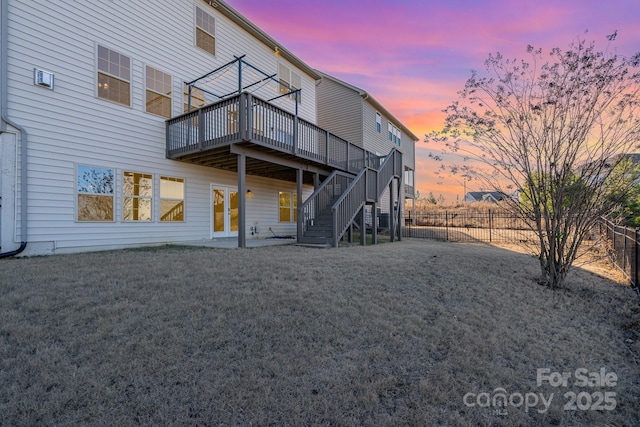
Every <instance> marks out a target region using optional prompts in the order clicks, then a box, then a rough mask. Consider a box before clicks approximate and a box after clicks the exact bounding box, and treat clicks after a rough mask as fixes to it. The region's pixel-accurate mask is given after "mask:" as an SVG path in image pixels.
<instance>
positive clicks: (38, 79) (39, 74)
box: [33, 68, 53, 89]
mask: <svg viewBox="0 0 640 427" xmlns="http://www.w3.org/2000/svg"><path fill="white" fill-rule="evenodd" d="M33 84H34V85H36V86H44V87H46V88H48V89H53V73H50V72H48V71H43V70H39V69H37V68H34V69H33Z"/></svg>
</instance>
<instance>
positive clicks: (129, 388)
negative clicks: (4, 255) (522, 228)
mask: <svg viewBox="0 0 640 427" xmlns="http://www.w3.org/2000/svg"><path fill="white" fill-rule="evenodd" d="M537 276H538V265H537V260H536V259H535V258H533V257H531V256H529V255H526V254H522V253H518V252H516V251H512V250H507V249H505V248H497V247H492V246H488V245H482V244H455V243H445V242H432V241H424V240H412V239H404V240H403V241H402V242H397V243H391V244H384V245H378V246H367V247H360V246H352V247H340V248H337V249H331V250H321V249H313V248H304V247H297V246H280V247H265V248H256V249H243V250H241V249H232V250H225V249H206V248H186V247H162V248H153V249H140V250H125V251H110V252H100V253H88V254H78V255H62V256H50V257H42V258H25V259H5V260H2V261H1V262H0V384H2V387H0V414H2V422H3V423H6V424H7V425H34V424H38V425H53V424H60V425H69V424H110V425H131V424H147V425H151V424H154V425H167V424H206V425H238V424H241V425H248V424H255V425H284V424H288V425H311V424H320V425H461V426H462V425H464V426H468V425H505V426H507V425H509V426H511V425H541V424H544V425H604V424H608V425H634V424H636V422H637V420H638V419H640V398H639V396H640V382H639V381H638V378H639V376H640V367H639V364H638V362H639V356H638V355H639V354H640V345H639V342H640V331H639V328H638V327H637V325H636V326H634V325H635V323H634V322H638V319H639V317H640V313H639V310H638V300H637V297H636V296H635V294H634V293H633V292H632V291H631V290H630V289H629V288H628V287H625V286H623V285H621V284H619V283H616V282H614V281H611V280H609V279H606V278H603V277H601V276H599V275H596V274H593V273H591V272H588V271H585V270H582V269H576V270H575V271H574V272H573V275H572V276H571V278H570V281H569V284H568V286H567V288H566V289H562V290H558V291H552V290H549V289H547V288H545V287H543V286H540V285H538V284H536V279H537ZM539 370H542V371H539ZM539 372H542V373H543V374H544V375H546V376H545V377H544V379H543V381H542V382H541V384H538V373H539ZM554 373H568V374H569V375H570V377H569V378H568V380H567V383H566V385H560V386H557V387H553V384H550V381H549V380H548V378H552V377H553V375H554ZM596 373H597V374H598V375H600V373H604V374H605V376H606V374H613V375H615V377H616V381H615V385H612V381H608V382H607V383H604V382H603V381H602V382H599V383H597V384H596V383H595V382H593V381H592V382H591V383H590V384H588V385H585V386H582V385H581V381H580V375H581V374H586V375H587V377H589V376H590V375H591V374H594V375H595V374H596ZM576 374H577V375H576ZM559 375H561V374H559ZM607 378H608V380H611V379H612V376H611V375H609V376H608V377H607ZM594 381H595V380H594ZM581 393H582V394H581ZM607 393H608V394H607ZM611 393H614V395H611ZM572 394H573V395H575V397H576V399H577V402H576V404H575V405H574V406H575V409H574V408H573V407H572V406H571V399H572ZM502 395H504V396H505V399H506V400H503V399H502ZM533 396H535V397H536V399H537V402H536V404H535V405H533V403H534V400H533V399H534V397H533ZM600 397H602V401H601V402H600ZM520 398H522V401H521V400H520ZM605 398H606V400H605ZM487 399H488V400H487ZM542 399H544V401H549V400H550V403H549V405H548V406H545V405H544V404H543V401H542ZM598 402H600V403H598ZM502 403H505V405H502ZM596 404H598V405H599V406H594V405H596ZM567 405H568V407H567ZM587 406H588V407H587ZM592 408H593V410H592Z"/></svg>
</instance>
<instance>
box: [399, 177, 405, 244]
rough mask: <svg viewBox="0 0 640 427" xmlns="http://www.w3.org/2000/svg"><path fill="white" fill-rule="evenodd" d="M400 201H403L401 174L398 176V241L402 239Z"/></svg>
mask: <svg viewBox="0 0 640 427" xmlns="http://www.w3.org/2000/svg"><path fill="white" fill-rule="evenodd" d="M400 202H404V191H402V174H400V177H399V178H398V242H400V241H402V208H403V207H404V206H402V205H400Z"/></svg>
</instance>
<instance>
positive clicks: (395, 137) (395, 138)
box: [388, 123, 402, 146]
mask: <svg viewBox="0 0 640 427" xmlns="http://www.w3.org/2000/svg"><path fill="white" fill-rule="evenodd" d="M388 130H389V141H391V142H393V143H394V144H395V145H397V146H400V140H401V138H402V133H401V132H400V129H398V128H397V127H395V126H394V125H392V124H391V123H389V125H388Z"/></svg>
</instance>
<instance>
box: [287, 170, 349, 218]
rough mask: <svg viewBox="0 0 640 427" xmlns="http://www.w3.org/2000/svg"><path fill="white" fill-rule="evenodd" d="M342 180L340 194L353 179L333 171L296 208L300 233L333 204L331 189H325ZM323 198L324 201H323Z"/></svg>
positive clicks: (346, 174) (345, 174)
mask: <svg viewBox="0 0 640 427" xmlns="http://www.w3.org/2000/svg"><path fill="white" fill-rule="evenodd" d="M340 178H342V179H344V180H345V185H343V186H342V188H341V189H342V192H344V189H345V188H347V187H348V184H350V180H353V179H354V178H355V177H354V175H352V174H348V173H345V172H342V171H339V170H334V171H333V172H331V174H330V175H329V176H328V177H327V178H326V179H325V180H324V181H323V182H322V184H320V186H319V187H318V188H317V189H316V190H315V191H314V192H313V193H311V195H310V196H309V197H308V198H307V200H305V201H304V203H302V205H300V207H298V223H299V227H300V228H301V230H302V231H306V230H307V227H308V225H309V221H313V220H314V219H316V218H317V217H318V216H319V215H320V214H321V213H322V212H323V211H324V210H326V209H328V208H330V207H331V203H332V202H333V196H334V195H332V194H331V193H332V191H333V189H327V187H328V186H329V185H332V186H334V188H335V184H339V183H338V182H337V181H338V180H339V179H340ZM323 196H324V200H323Z"/></svg>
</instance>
